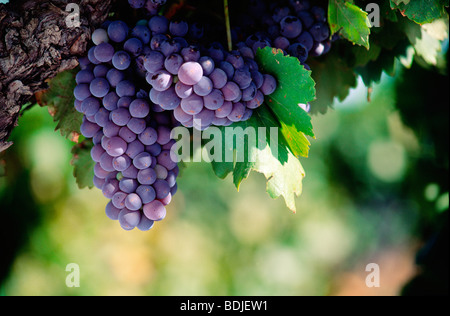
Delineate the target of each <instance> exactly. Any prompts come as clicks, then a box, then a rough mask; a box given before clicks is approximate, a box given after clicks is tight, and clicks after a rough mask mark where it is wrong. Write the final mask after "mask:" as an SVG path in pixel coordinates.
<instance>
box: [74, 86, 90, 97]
mask: <svg viewBox="0 0 450 316" xmlns="http://www.w3.org/2000/svg"><path fill="white" fill-rule="evenodd" d="M73 95H74V96H75V99H77V100H79V101H84V100H85V99H87V98H89V97H90V96H91V95H92V94H91V91H90V90H89V84H86V83H82V84H79V85H77V86H76V87H75V89H74V90H73Z"/></svg>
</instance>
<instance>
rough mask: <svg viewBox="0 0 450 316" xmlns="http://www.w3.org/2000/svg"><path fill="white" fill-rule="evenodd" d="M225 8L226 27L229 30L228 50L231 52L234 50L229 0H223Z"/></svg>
mask: <svg viewBox="0 0 450 316" xmlns="http://www.w3.org/2000/svg"><path fill="white" fill-rule="evenodd" d="M223 6H224V10H225V25H226V29H227V43H228V50H229V51H231V50H232V49H233V42H232V39H231V24H230V11H229V9H228V0H223Z"/></svg>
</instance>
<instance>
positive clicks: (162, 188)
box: [153, 179, 170, 200]
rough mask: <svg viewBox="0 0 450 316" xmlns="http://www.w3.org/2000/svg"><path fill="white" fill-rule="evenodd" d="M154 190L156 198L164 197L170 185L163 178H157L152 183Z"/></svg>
mask: <svg viewBox="0 0 450 316" xmlns="http://www.w3.org/2000/svg"><path fill="white" fill-rule="evenodd" d="M153 188H154V189H155V192H156V199H158V200H161V199H164V198H165V197H166V196H167V195H168V194H169V193H170V186H169V184H168V183H167V181H165V180H161V179H158V180H156V181H155V183H154V184H153Z"/></svg>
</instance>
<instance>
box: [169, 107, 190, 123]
mask: <svg viewBox="0 0 450 316" xmlns="http://www.w3.org/2000/svg"><path fill="white" fill-rule="evenodd" d="M173 116H174V117H175V119H176V120H177V121H178V122H180V123H184V122H187V121H189V120H190V119H191V118H192V115H190V114H187V113H186V112H184V111H183V109H182V108H181V105H180V106H178V107H176V108H175V110H173Z"/></svg>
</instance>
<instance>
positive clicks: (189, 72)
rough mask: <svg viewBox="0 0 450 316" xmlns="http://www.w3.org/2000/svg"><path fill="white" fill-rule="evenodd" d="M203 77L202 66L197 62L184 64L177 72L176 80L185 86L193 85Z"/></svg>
mask: <svg viewBox="0 0 450 316" xmlns="http://www.w3.org/2000/svg"><path fill="white" fill-rule="evenodd" d="M202 77H203V69H202V66H201V65H200V64H199V63H197V62H192V61H190V62H186V63H184V64H183V65H181V67H180V69H179V71H178V78H179V79H180V81H181V82H183V83H184V84H186V85H195V84H197V83H198V82H199V81H200V80H201V79H202Z"/></svg>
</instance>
